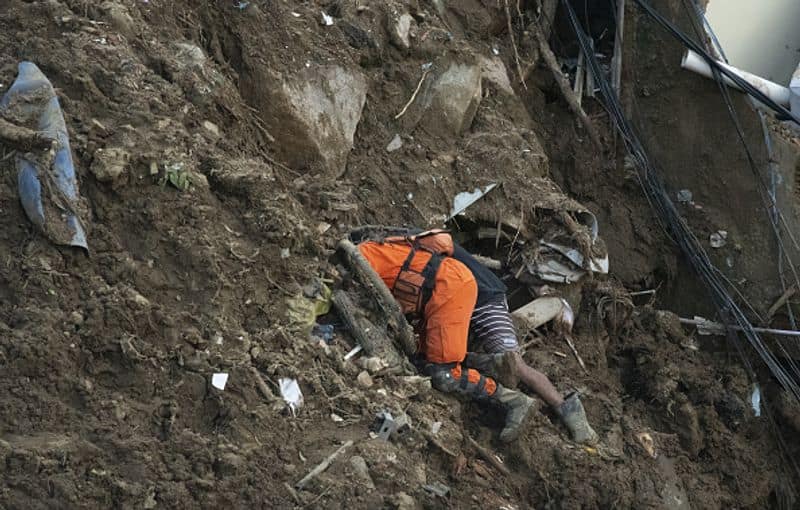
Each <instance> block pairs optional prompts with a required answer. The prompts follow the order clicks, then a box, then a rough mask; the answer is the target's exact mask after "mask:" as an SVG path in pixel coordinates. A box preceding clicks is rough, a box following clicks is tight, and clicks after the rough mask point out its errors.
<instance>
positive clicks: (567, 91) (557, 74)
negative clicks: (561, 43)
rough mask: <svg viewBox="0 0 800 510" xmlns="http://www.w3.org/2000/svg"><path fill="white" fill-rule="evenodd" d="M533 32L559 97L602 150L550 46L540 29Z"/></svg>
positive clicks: (594, 131)
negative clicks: (564, 101) (559, 93)
mask: <svg viewBox="0 0 800 510" xmlns="http://www.w3.org/2000/svg"><path fill="white" fill-rule="evenodd" d="M533 31H534V33H535V34H536V39H537V41H538V42H539V51H540V52H541V53H542V57H544V61H545V63H546V64H547V66H548V67H549V68H550V71H551V72H552V73H553V77H554V78H555V80H556V83H557V84H558V88H559V89H560V90H561V95H563V96H564V99H565V100H566V101H567V104H568V105H569V107H570V109H571V110H572V112H573V113H574V114H575V115H576V116H577V117H578V119H580V121H581V123H582V124H583V127H584V129H586V132H587V133H589V138H591V139H592V142H594V144H595V145H596V146H597V147H598V148H599V149H602V148H603V143H602V142H601V141H600V135H598V134H597V130H596V129H595V127H594V124H592V121H591V120H590V119H589V117H588V116H587V115H586V112H585V111H583V108H581V105H579V104H578V101H577V100H576V99H575V93H574V92H573V91H572V87H570V84H569V81H568V80H567V79H566V78H565V77H564V73H562V72H561V66H559V64H558V59H556V56H555V54H554V53H553V50H551V49H550V45H549V44H548V43H547V39H545V37H544V34H543V33H542V29H541V28H539V26H538V25H534V26H533Z"/></svg>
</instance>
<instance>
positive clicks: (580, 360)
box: [564, 334, 589, 374]
mask: <svg viewBox="0 0 800 510" xmlns="http://www.w3.org/2000/svg"><path fill="white" fill-rule="evenodd" d="M564 340H566V341H567V345H569V348H570V349H572V354H574V355H575V358H576V359H577V360H578V365H580V366H581V368H582V369H583V371H584V372H585V373H587V374H588V373H589V371H588V370H587V369H586V364H585V363H584V362H583V358H581V355H580V354H578V349H576V348H575V343H574V342H573V341H572V337H571V336H570V335H569V334H566V335H564Z"/></svg>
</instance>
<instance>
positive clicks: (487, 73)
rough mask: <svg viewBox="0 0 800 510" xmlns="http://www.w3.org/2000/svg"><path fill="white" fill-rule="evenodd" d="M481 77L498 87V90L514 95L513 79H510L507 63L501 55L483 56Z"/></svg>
mask: <svg viewBox="0 0 800 510" xmlns="http://www.w3.org/2000/svg"><path fill="white" fill-rule="evenodd" d="M480 66H481V79H483V80H484V81H485V82H489V83H490V84H492V85H494V86H495V87H497V89H498V90H500V91H502V92H505V93H506V94H509V95H514V88H513V87H512V86H511V80H509V79H508V71H507V70H506V65H505V64H504V63H503V61H502V60H500V58H499V57H492V58H488V57H481V59H480Z"/></svg>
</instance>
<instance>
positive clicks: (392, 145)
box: [386, 135, 403, 152]
mask: <svg viewBox="0 0 800 510" xmlns="http://www.w3.org/2000/svg"><path fill="white" fill-rule="evenodd" d="M402 146H403V139H402V138H400V135H394V138H392V141H391V142H389V145H387V146H386V152H394V151H396V150H397V149H399V148H400V147H402Z"/></svg>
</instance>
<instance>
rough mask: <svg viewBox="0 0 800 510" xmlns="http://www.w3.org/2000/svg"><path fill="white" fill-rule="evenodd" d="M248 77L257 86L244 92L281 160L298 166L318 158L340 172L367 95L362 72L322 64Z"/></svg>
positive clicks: (295, 166)
mask: <svg viewBox="0 0 800 510" xmlns="http://www.w3.org/2000/svg"><path fill="white" fill-rule="evenodd" d="M249 79H250V80H255V82H254V85H253V87H257V89H251V90H250V91H245V95H248V96H251V97H250V98H249V99H250V102H251V104H254V106H256V107H257V108H258V110H259V112H260V113H261V116H262V118H263V119H264V122H265V123H266V125H267V129H268V130H269V131H270V133H271V134H272V136H274V138H275V141H276V143H275V147H276V149H277V151H278V153H279V154H280V156H281V158H282V159H283V160H284V162H286V163H287V164H288V165H289V166H292V167H294V168H298V169H302V168H306V167H308V166H310V165H313V164H315V163H322V164H323V165H324V166H325V168H326V169H327V170H328V171H329V172H330V173H331V174H334V175H338V174H340V173H341V172H343V171H344V168H345V165H346V163H347V156H348V154H349V153H350V150H351V149H352V147H353V135H354V134H355V131H356V127H357V126H358V122H359V120H361V111H362V110H363V108H364V103H365V101H366V97H367V82H366V80H365V79H364V77H363V76H362V75H361V74H360V73H358V72H356V71H351V70H348V69H345V68H343V67H340V66H336V65H325V66H316V67H314V66H312V67H310V68H305V69H303V70H302V71H300V72H299V73H297V74H295V75H293V76H280V75H275V74H272V73H270V72H269V71H267V70H265V69H263V70H260V72H256V73H255V75H254V76H252V77H250V78H249ZM247 92H249V94H248V93H247Z"/></svg>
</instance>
